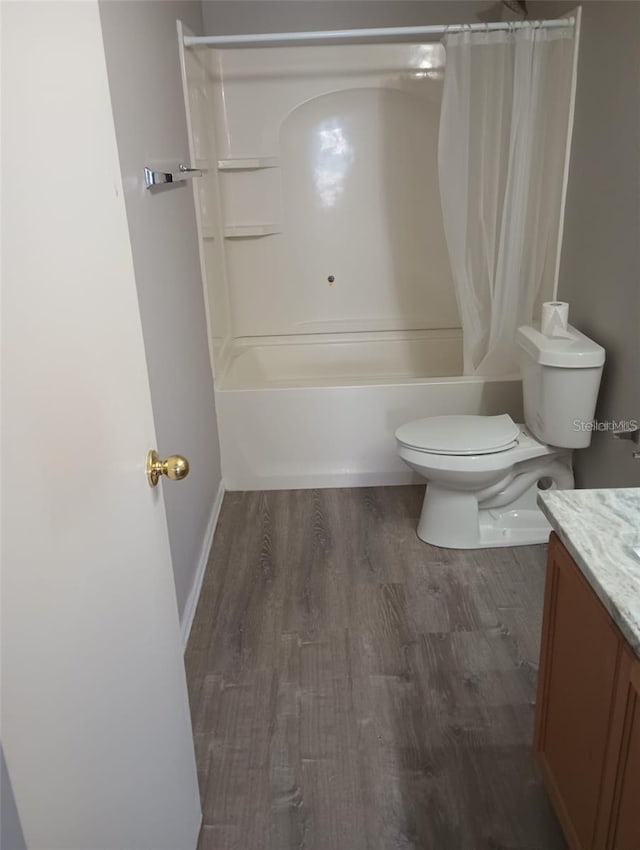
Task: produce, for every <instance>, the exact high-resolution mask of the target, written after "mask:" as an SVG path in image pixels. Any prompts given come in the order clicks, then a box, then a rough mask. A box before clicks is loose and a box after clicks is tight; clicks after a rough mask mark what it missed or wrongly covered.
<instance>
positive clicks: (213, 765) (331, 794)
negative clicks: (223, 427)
mask: <svg viewBox="0 0 640 850" xmlns="http://www.w3.org/2000/svg"><path fill="white" fill-rule="evenodd" d="M422 495H423V488H421V487H385V488H362V489H360V488H359V489H344V490H297V491H276V492H265V493H228V494H227V495H226V496H225V500H224V504H223V507H222V513H221V516H220V521H219V524H218V529H217V532H216V537H215V542H214V546H213V552H212V555H211V560H210V563H209V566H208V569H207V573H206V576H205V581H204V587H203V591H202V596H201V599H200V603H199V605H198V610H197V613H196V618H195V622H194V624H193V629H192V632H191V638H190V641H189V646H188V649H187V655H186V661H187V674H188V681H189V691H190V699H191V707H192V718H193V729H194V736H195V743H196V753H197V761H198V770H199V776H200V788H201V795H202V808H203V813H204V819H203V827H202V832H201V836H200V843H199V850H294V848H295V850H482V848H486V850H561V848H565V847H566V845H565V843H564V841H563V839H562V836H561V833H560V829H559V827H558V825H557V822H556V820H555V817H554V815H553V813H552V811H551V808H550V805H549V804H548V802H547V799H546V796H545V793H544V791H543V790H542V787H541V785H540V782H539V780H538V778H537V776H536V773H535V770H534V767H533V761H532V756H531V741H532V734H533V714H534V699H535V684H536V668H537V658H538V641H539V634H540V621H541V608H542V597H543V584H544V561H545V551H546V547H544V546H529V547H519V548H517V549H491V550H486V549H485V550H478V551H475V552H457V551H456V552H454V551H451V550H447V549H438V548H436V547H433V546H428V545H426V544H424V543H422V542H421V541H420V540H418V538H417V536H416V533H415V528H416V522H417V518H418V516H419V513H420V507H421V502H422Z"/></svg>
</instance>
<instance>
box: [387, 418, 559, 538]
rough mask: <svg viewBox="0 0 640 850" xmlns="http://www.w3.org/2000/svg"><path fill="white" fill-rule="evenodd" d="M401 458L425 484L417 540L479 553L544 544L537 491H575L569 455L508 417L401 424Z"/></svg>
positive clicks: (398, 434) (398, 436)
mask: <svg viewBox="0 0 640 850" xmlns="http://www.w3.org/2000/svg"><path fill="white" fill-rule="evenodd" d="M396 439H397V441H398V454H399V456H400V457H401V458H402V459H403V460H404V461H405V463H407V464H408V465H409V466H410V467H411V468H412V469H413V470H415V471H416V472H417V473H419V474H420V475H421V476H422V477H424V478H426V479H427V482H428V483H427V490H426V493H425V499H424V504H423V506H422V513H421V516H420V521H419V523H418V537H420V539H421V540H424V541H425V542H427V543H431V544H433V545H435V546H443V547H447V548H456V549H476V548H482V547H485V546H518V545H525V544H530V543H543V542H546V540H547V538H548V537H549V531H550V526H549V524H548V522H547V520H546V519H545V517H544V516H543V514H542V512H541V511H540V509H539V508H538V507H537V505H536V497H537V494H538V491H539V490H548V489H551V488H556V489H570V488H572V487H573V485H574V482H573V473H572V471H571V451H570V450H567V449H558V448H553V447H551V446H548V445H545V444H544V443H541V442H539V441H538V440H536V438H535V437H534V436H533V435H532V434H531V433H530V432H529V431H528V429H527V428H526V426H524V425H517V424H515V423H514V422H513V420H512V419H511V417H510V416H507V415H502V416H437V417H431V418H430V419H422V420H418V421H417V422H410V423H408V424H407V425H403V426H402V427H400V428H399V429H398V431H397V432H396Z"/></svg>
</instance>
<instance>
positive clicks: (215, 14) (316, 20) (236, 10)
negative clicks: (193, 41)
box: [202, 0, 494, 35]
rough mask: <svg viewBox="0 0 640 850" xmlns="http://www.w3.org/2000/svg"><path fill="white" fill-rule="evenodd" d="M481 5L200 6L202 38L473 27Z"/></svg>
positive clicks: (389, 0) (347, 1) (392, 1)
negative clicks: (431, 26)
mask: <svg viewBox="0 0 640 850" xmlns="http://www.w3.org/2000/svg"><path fill="white" fill-rule="evenodd" d="M492 6H494V4H493V3H492V2H490V0H489V2H487V0H480V2H474V0H470V1H469V0H440V2H437V0H434V2H428V0H426V2H423V0H415V2H411V0H409V2H406V0H203V3H202V7H203V17H204V32H205V33H206V34H207V35H227V34H237V33H243V32H288V31H289V32H290V31H304V30H322V29H341V28H349V27H384V26H398V27H400V26H419V25H426V24H454V23H469V22H473V21H477V20H478V18H477V14H478V12H482V11H485V10H486V9H487V8H491V7H492Z"/></svg>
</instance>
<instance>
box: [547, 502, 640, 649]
mask: <svg viewBox="0 0 640 850" xmlns="http://www.w3.org/2000/svg"><path fill="white" fill-rule="evenodd" d="M538 504H539V505H540V507H541V508H542V510H543V512H544V514H545V516H546V517H547V518H548V520H549V522H550V523H551V525H552V526H553V528H554V530H555V531H556V533H557V534H558V536H559V537H560V539H561V540H562V542H563V543H564V545H565V546H566V547H567V549H568V550H569V552H570V553H571V554H572V556H573V558H574V560H575V561H576V563H577V564H578V566H579V567H580V569H581V570H582V572H583V573H584V575H585V578H586V579H587V580H588V582H589V584H590V585H591V587H592V588H593V589H594V591H595V592H596V594H597V595H598V597H599V598H600V600H601V601H602V603H603V605H604V606H605V607H606V609H607V610H608V611H609V613H610V614H611V616H612V617H613V619H614V621H615V622H616V624H617V625H618V627H619V629H620V631H621V632H622V633H623V635H624V636H625V637H626V639H627V640H628V641H629V643H630V644H631V647H632V649H633V650H634V652H635V653H636V655H637V656H638V657H640V487H627V488H623V489H611V490H552V491H549V492H548V493H540V494H539V495H538ZM634 549H636V550H637V553H636V552H635V551H634Z"/></svg>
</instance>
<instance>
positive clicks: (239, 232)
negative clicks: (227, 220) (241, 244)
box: [224, 224, 282, 239]
mask: <svg viewBox="0 0 640 850" xmlns="http://www.w3.org/2000/svg"><path fill="white" fill-rule="evenodd" d="M281 232H282V231H281V230H280V225H278V224H231V225H228V226H227V227H225V228H224V238H225V239H251V238H253V239H255V238H256V237H260V236H272V235H273V234H274V233H281Z"/></svg>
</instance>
